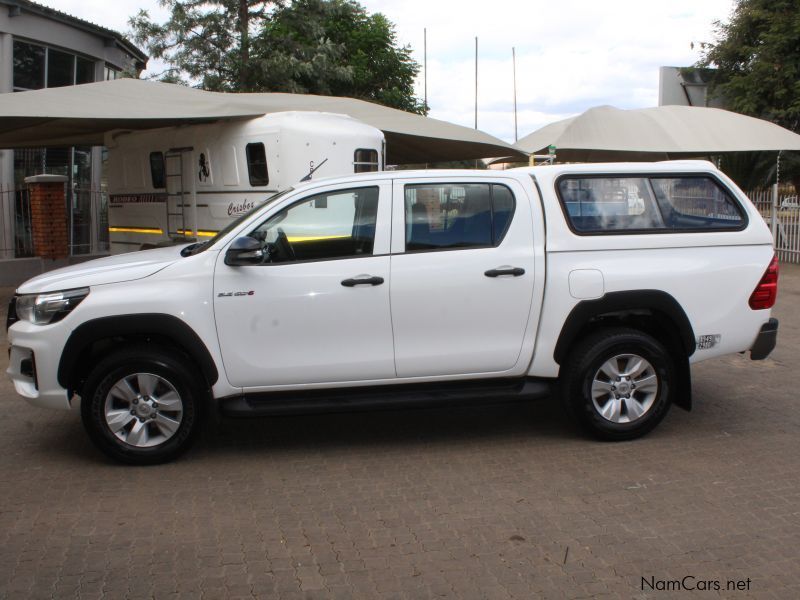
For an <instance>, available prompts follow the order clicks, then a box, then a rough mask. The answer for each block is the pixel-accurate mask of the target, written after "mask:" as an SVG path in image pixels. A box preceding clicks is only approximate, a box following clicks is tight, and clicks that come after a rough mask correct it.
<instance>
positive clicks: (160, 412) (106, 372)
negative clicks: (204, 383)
mask: <svg viewBox="0 0 800 600" xmlns="http://www.w3.org/2000/svg"><path fill="white" fill-rule="evenodd" d="M198 380H202V378H199V377H198V376H197V374H196V373H195V372H194V369H193V368H192V365H191V363H189V362H188V361H186V360H185V359H183V357H181V356H180V355H175V354H173V353H171V352H169V351H167V350H165V349H161V348H157V347H155V348H154V347H150V346H136V347H133V348H130V349H127V350H124V351H121V352H118V353H115V354H113V355H112V356H110V357H109V358H107V359H105V360H103V361H102V362H101V363H100V364H98V365H97V367H96V368H95V369H94V371H92V373H91V374H90V376H89V378H88V379H87V382H86V386H85V387H84V393H83V397H82V399H81V416H82V419H83V424H84V427H85V428H86V431H87V432H88V434H89V437H90V438H91V440H92V442H94V444H95V445H96V446H97V447H98V448H100V450H102V451H103V452H104V453H106V454H107V455H108V456H110V457H111V458H114V459H115V460H118V461H121V462H125V463H129V464H142V465H144V464H156V463H161V462H166V461H169V460H172V459H173V458H175V457H177V456H178V455H179V454H181V453H182V452H184V451H185V450H186V449H187V448H188V447H189V445H190V444H191V441H192V438H193V436H194V433H195V431H196V430H197V426H198V420H199V401H200V399H201V398H202V397H203V394H204V391H203V389H202V388H200V387H198V386H197V385H196V383H195V382H196V381H198Z"/></svg>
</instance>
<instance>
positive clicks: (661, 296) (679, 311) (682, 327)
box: [553, 290, 697, 410]
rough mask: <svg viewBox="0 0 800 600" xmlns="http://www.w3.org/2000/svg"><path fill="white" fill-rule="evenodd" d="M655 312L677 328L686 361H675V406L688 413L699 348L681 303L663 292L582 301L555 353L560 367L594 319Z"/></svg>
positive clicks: (563, 330)
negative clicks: (692, 362)
mask: <svg viewBox="0 0 800 600" xmlns="http://www.w3.org/2000/svg"><path fill="white" fill-rule="evenodd" d="M637 310H638V311H640V310H654V311H658V312H659V313H661V314H663V315H665V316H666V317H667V318H668V319H669V320H670V321H671V322H672V323H673V324H674V326H675V328H676V331H675V333H676V336H677V339H678V340H680V345H681V346H682V348H683V350H684V359H683V360H680V361H676V367H677V369H678V372H679V379H680V381H679V385H678V390H677V395H676V396H675V403H676V404H677V405H678V406H680V407H681V408H684V409H686V410H691V407H692V398H691V393H692V384H691V370H690V368H689V357H690V356H691V355H692V354H694V351H695V348H696V347H697V342H696V338H695V335H694V329H693V328H692V323H691V322H690V321H689V317H687V316H686V312H685V311H684V310H683V307H682V306H681V305H680V304H679V303H678V301H677V300H676V299H675V298H674V297H673V296H672V295H670V294H668V293H667V292H664V291H662V290H631V291H625V292H610V293H608V294H606V295H604V296H603V297H601V298H597V299H596V300H582V301H581V302H579V303H578V304H576V305H575V307H574V308H573V309H572V311H570V313H569V315H568V316H567V319H566V321H564V325H563V326H562V328H561V333H560V334H559V336H558V342H557V343H556V347H555V349H554V350H553V358H554V359H555V361H556V363H558V364H559V365H560V364H562V363H563V361H564V360H565V359H566V358H567V354H568V353H569V349H570V347H571V346H572V344H573V343H574V342H575V340H576V339H577V337H578V335H579V334H580V332H581V330H582V329H583V328H584V327H585V326H586V325H587V323H589V322H590V321H591V320H592V319H595V318H598V317H602V316H604V315H612V314H615V313H620V312H622V313H625V312H628V311H637Z"/></svg>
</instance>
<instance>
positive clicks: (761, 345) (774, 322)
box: [750, 319, 778, 360]
mask: <svg viewBox="0 0 800 600" xmlns="http://www.w3.org/2000/svg"><path fill="white" fill-rule="evenodd" d="M777 341H778V319H770V320H769V321H767V322H766V323H764V324H763V325H762V326H761V331H759V332H758V336H757V337H756V341H755V342H754V343H753V345H752V347H751V348H750V359H751V360H764V359H765V358H767V356H769V354H770V352H772V351H773V350H774V349H775V344H776V343H777Z"/></svg>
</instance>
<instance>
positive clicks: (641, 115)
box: [515, 106, 800, 161]
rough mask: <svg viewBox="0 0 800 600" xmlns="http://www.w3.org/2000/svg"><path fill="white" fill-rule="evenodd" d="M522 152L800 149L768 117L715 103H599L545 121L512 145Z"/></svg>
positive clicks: (633, 154)
mask: <svg viewBox="0 0 800 600" xmlns="http://www.w3.org/2000/svg"><path fill="white" fill-rule="evenodd" d="M515 146H516V148H517V149H518V150H521V151H523V152H525V153H527V154H539V153H542V152H547V149H548V147H549V146H555V147H556V149H557V156H558V158H559V160H564V161H606V160H660V159H665V158H683V157H691V156H705V155H710V154H724V153H727V152H755V151H773V150H774V151H778V150H800V135H797V134H796V133H793V132H791V131H789V130H788V129H784V128H783V127H780V126H778V125H775V124H774V123H770V122H769V121H764V120H762V119H756V118H753V117H748V116H746V115H742V114H739V113H735V112H731V111H727V110H722V109H719V108H705V107H698V106H659V107H655V108H642V109H633V110H622V109H619V108H615V107H613V106H598V107H595V108H590V109H589V110H587V111H586V112H584V113H582V114H580V115H578V116H576V117H572V118H569V119H564V120H563V121H557V122H555V123H551V124H550V125H546V126H544V127H542V128H541V129H538V130H537V131H534V132H533V133H531V134H530V135H527V136H525V137H524V138H522V139H521V140H519V141H518V142H517V143H516V144H515Z"/></svg>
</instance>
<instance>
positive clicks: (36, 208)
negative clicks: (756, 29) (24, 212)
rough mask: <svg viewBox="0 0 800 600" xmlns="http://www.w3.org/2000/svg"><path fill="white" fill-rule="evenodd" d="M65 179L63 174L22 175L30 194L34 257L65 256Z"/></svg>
mask: <svg viewBox="0 0 800 600" xmlns="http://www.w3.org/2000/svg"><path fill="white" fill-rule="evenodd" d="M66 182H67V177H66V176H64V175H34V176H33V177H26V178H25V183H27V184H28V193H29V194H30V203H31V229H32V230H33V253H34V254H35V255H36V256H41V257H42V258H52V259H57V258H67V257H68V256H69V237H68V229H67V200H66V195H65V192H64V184H65V183H66Z"/></svg>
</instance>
